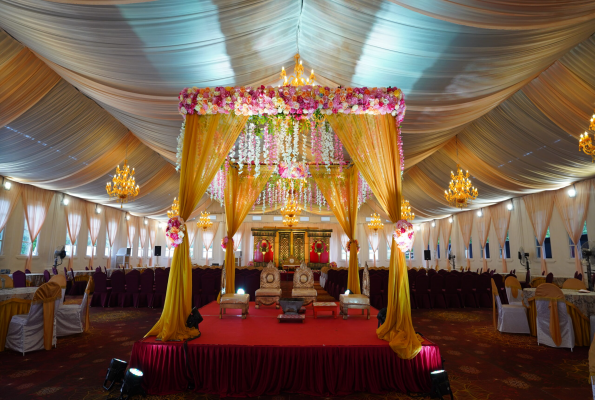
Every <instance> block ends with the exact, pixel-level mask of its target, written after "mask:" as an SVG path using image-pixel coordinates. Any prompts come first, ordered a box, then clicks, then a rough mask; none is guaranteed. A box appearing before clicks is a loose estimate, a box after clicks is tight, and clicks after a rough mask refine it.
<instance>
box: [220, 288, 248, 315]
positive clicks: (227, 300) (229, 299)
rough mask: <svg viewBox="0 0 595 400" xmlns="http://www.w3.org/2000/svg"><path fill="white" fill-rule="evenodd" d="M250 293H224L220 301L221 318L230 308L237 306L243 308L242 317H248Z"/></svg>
mask: <svg viewBox="0 0 595 400" xmlns="http://www.w3.org/2000/svg"><path fill="white" fill-rule="evenodd" d="M249 301H250V295H249V294H224V295H222V296H221V302H220V303H219V319H221V317H222V316H223V314H225V310H226V309H228V308H236V309H240V310H242V319H246V315H248V307H249V304H250V303H249Z"/></svg>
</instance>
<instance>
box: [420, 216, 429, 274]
mask: <svg viewBox="0 0 595 400" xmlns="http://www.w3.org/2000/svg"><path fill="white" fill-rule="evenodd" d="M421 241H422V251H421V255H422V260H424V258H425V257H424V251H426V250H427V249H428V246H429V244H430V223H429V222H424V223H423V224H421ZM425 263H426V268H429V267H430V262H429V261H425Z"/></svg>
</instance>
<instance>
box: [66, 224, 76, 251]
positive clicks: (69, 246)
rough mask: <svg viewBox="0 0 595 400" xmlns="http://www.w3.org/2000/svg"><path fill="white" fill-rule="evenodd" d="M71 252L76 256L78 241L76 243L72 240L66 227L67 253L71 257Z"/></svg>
mask: <svg viewBox="0 0 595 400" xmlns="http://www.w3.org/2000/svg"><path fill="white" fill-rule="evenodd" d="M71 254H72V255H73V256H76V241H75V242H74V243H71V242H70V235H69V234H68V229H66V255H67V256H68V257H70V255H71Z"/></svg>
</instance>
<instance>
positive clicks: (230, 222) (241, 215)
mask: <svg viewBox="0 0 595 400" xmlns="http://www.w3.org/2000/svg"><path fill="white" fill-rule="evenodd" d="M272 173H273V167H271V166H265V165H263V166H261V167H260V174H259V175H258V176H255V175H254V170H252V171H250V172H248V171H246V170H245V167H244V171H242V174H241V175H240V173H239V171H238V168H237V167H236V166H230V167H229V171H228V172H227V185H226V186H225V191H224V197H225V226H226V229H227V238H228V239H229V241H228V242H227V251H226V252H225V293H235V290H236V286H235V278H236V268H235V259H234V254H233V248H234V243H233V235H235V234H236V232H237V231H238V228H239V227H240V225H241V224H242V222H243V221H244V219H245V218H246V216H247V215H248V212H249V211H250V209H251V208H252V206H253V205H254V202H255V201H256V199H257V198H258V195H260V192H262V189H263V188H264V185H265V184H266V183H267V181H268V180H269V178H270V177H271V174H272Z"/></svg>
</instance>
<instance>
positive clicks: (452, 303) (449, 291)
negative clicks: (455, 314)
mask: <svg viewBox="0 0 595 400" xmlns="http://www.w3.org/2000/svg"><path fill="white" fill-rule="evenodd" d="M460 286H461V278H460V277H459V276H457V275H456V274H453V273H452V272H451V273H449V274H447V275H446V276H445V277H444V297H445V298H446V306H447V307H449V308H462V307H463V300H462V298H461V288H460Z"/></svg>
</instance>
